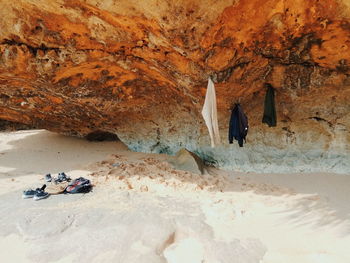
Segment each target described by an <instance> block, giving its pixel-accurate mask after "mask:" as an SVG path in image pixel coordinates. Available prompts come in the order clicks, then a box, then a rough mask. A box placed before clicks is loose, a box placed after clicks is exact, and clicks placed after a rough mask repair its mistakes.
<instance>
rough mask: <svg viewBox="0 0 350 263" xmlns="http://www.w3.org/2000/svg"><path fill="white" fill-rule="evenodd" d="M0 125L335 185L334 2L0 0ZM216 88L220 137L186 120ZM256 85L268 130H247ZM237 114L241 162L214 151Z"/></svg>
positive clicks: (340, 84)
mask: <svg viewBox="0 0 350 263" xmlns="http://www.w3.org/2000/svg"><path fill="white" fill-rule="evenodd" d="M0 4H1V10H0V12H1V16H0V25H1V27H0V43H1V44H0V118H1V119H5V120H9V121H14V122H21V123H25V124H28V125H30V126H34V127H40V128H45V129H48V130H52V131H58V132H60V133H65V134H70V135H77V136H86V135H88V134H90V133H93V132H96V131H105V132H111V133H115V134H117V135H118V137H119V138H120V139H121V140H122V141H124V142H125V143H126V144H127V145H128V146H129V147H130V148H132V149H134V150H140V151H149V152H166V153H171V154H173V153H175V152H176V151H177V150H179V149H180V148H183V147H186V148H187V149H189V150H191V151H194V152H196V153H198V154H199V155H200V156H201V157H202V158H205V159H206V160H207V161H208V162H213V163H216V164H218V165H220V166H223V167H226V168H234V169H241V170H252V171H256V170H258V171H293V170H304V171H334V172H348V170H349V166H350V160H349V159H350V157H349V156H350V147H349V142H350V132H349V129H350V115H349V113H350V103H349V100H350V75H349V74H350V70H349V63H350V4H349V3H348V1H346V0H323V1H319V0H311V1H301V0H297V1H295V0H267V1H261V0H249V1H248V0H236V1H235V0H230V1H229V0H224V1H219V2H218V1H215V0H207V1H191V0H186V1H185V0H183V1H176V3H175V2H174V1H167V0H164V1H156V0H148V1H140V0H137V1H136V0H122V1H113V0H104V1H101V0H100V1H97V0H86V1H83V0H80V1H78V0H69V1H68V0H54V1H44V0H36V1H33V0H18V1H6V0H0ZM208 76H212V77H213V80H214V81H215V83H216V92H217V99H218V114H219V125H220V131H221V137H222V138H223V139H224V140H223V141H224V143H223V144H222V145H221V146H219V147H217V148H215V149H212V148H210V146H209V137H208V132H207V130H206V127H205V125H204V122H203V120H202V117H201V115H200V110H201V107H202V104H203V101H204V95H205V88H206V81H207V78H208ZM264 82H270V83H271V84H272V85H273V86H274V87H275V88H276V105H277V115H278V124H277V127H276V128H268V127H266V126H264V125H263V124H261V118H262V111H263V101H264V94H265V90H264V88H263V83H264ZM238 100H240V102H241V104H242V106H243V108H244V110H245V112H246V113H247V115H248V118H249V121H250V131H249V134H248V141H247V144H245V147H244V148H238V145H229V144H228V142H227V140H226V137H227V130H228V120H229V115H230V107H231V105H232V103H233V102H235V101H238Z"/></svg>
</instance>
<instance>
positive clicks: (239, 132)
mask: <svg viewBox="0 0 350 263" xmlns="http://www.w3.org/2000/svg"><path fill="white" fill-rule="evenodd" d="M247 133H248V118H247V116H246V115H245V114H244V112H243V110H242V107H241V105H240V104H237V103H236V104H235V107H234V108H233V110H232V112H231V118H230V124H229V131H228V140H229V142H230V143H233V138H234V139H235V140H237V141H238V144H239V147H243V140H245V138H246V136H247Z"/></svg>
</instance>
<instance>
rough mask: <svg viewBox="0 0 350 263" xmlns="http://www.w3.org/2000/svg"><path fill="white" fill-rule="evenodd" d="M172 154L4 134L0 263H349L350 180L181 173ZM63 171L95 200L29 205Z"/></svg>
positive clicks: (0, 136) (65, 198)
mask: <svg viewBox="0 0 350 263" xmlns="http://www.w3.org/2000/svg"><path fill="white" fill-rule="evenodd" d="M166 159H167V156H165V155H156V154H143V153H135V152H131V151H128V149H127V148H126V147H125V146H124V145H122V144H121V143H118V142H88V141H85V140H82V139H76V138H71V137H66V136H63V135H58V134H55V133H51V132H48V131H43V130H31V131H18V132H10V133H7V132H2V133H0V217H1V221H0V255H1V256H0V257H1V262H123V263H124V262H127V263H131V262H141V263H143V262H144V263H148V262H150V263H157V262H168V263H175V262H176V263H180V262H181V263H187V262H188V263H197V262H198V263H200V262H205V263H219V262H223V263H224V262H225V263H226V262H227V263H228V262H230V263H232V262H239V263H255V262H256V263H280V262H285V263H288V262H293V263H295V262H298V263H303V262H305V263H313V262H315V263H316V262H317V263H324V262H327V263H328V262H332V263H338V262H339V263H341V262H344V263H345V262H346V263H348V262H350V252H349V251H350V217H349V215H350V206H349V199H350V198H349V186H350V175H339V174H252V173H249V174H243V173H233V172H227V171H223V170H219V169H214V168H208V171H209V173H208V174H206V175H196V174H191V173H189V172H184V171H178V170H174V169H173V168H172V167H171V166H170V165H169V164H168V163H167V162H166V161H165V160H166ZM61 171H64V172H66V173H67V174H68V175H69V176H71V177H72V178H75V177H78V176H84V177H87V178H89V179H91V180H92V182H93V183H94V185H95V187H94V189H93V192H91V193H89V194H84V195H54V196H50V197H49V198H48V199H45V200H40V201H33V200H31V199H29V200H28V199H27V200H24V199H22V198H21V193H22V190H24V189H26V188H28V187H39V186H41V185H42V184H43V183H44V179H43V176H44V175H45V174H46V173H48V172H50V173H52V174H57V173H58V172H61Z"/></svg>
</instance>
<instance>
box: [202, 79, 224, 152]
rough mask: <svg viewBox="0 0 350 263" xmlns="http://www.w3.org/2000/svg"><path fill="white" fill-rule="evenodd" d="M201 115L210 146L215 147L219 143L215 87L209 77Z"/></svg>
mask: <svg viewBox="0 0 350 263" xmlns="http://www.w3.org/2000/svg"><path fill="white" fill-rule="evenodd" d="M202 116H203V119H204V121H205V124H206V125H207V127H208V130H209V136H210V141H211V147H215V146H216V145H218V144H220V134H219V125H218V117H217V110H216V95H215V87H214V83H213V81H212V80H211V79H210V78H209V79H208V87H207V93H206V95H205V101H204V105H203V109H202Z"/></svg>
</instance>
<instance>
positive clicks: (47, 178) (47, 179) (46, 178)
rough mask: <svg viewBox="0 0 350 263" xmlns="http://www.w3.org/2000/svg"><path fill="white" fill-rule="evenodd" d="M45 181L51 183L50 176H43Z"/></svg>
mask: <svg viewBox="0 0 350 263" xmlns="http://www.w3.org/2000/svg"><path fill="white" fill-rule="evenodd" d="M45 180H46V182H51V181H52V177H51V174H47V175H45Z"/></svg>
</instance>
